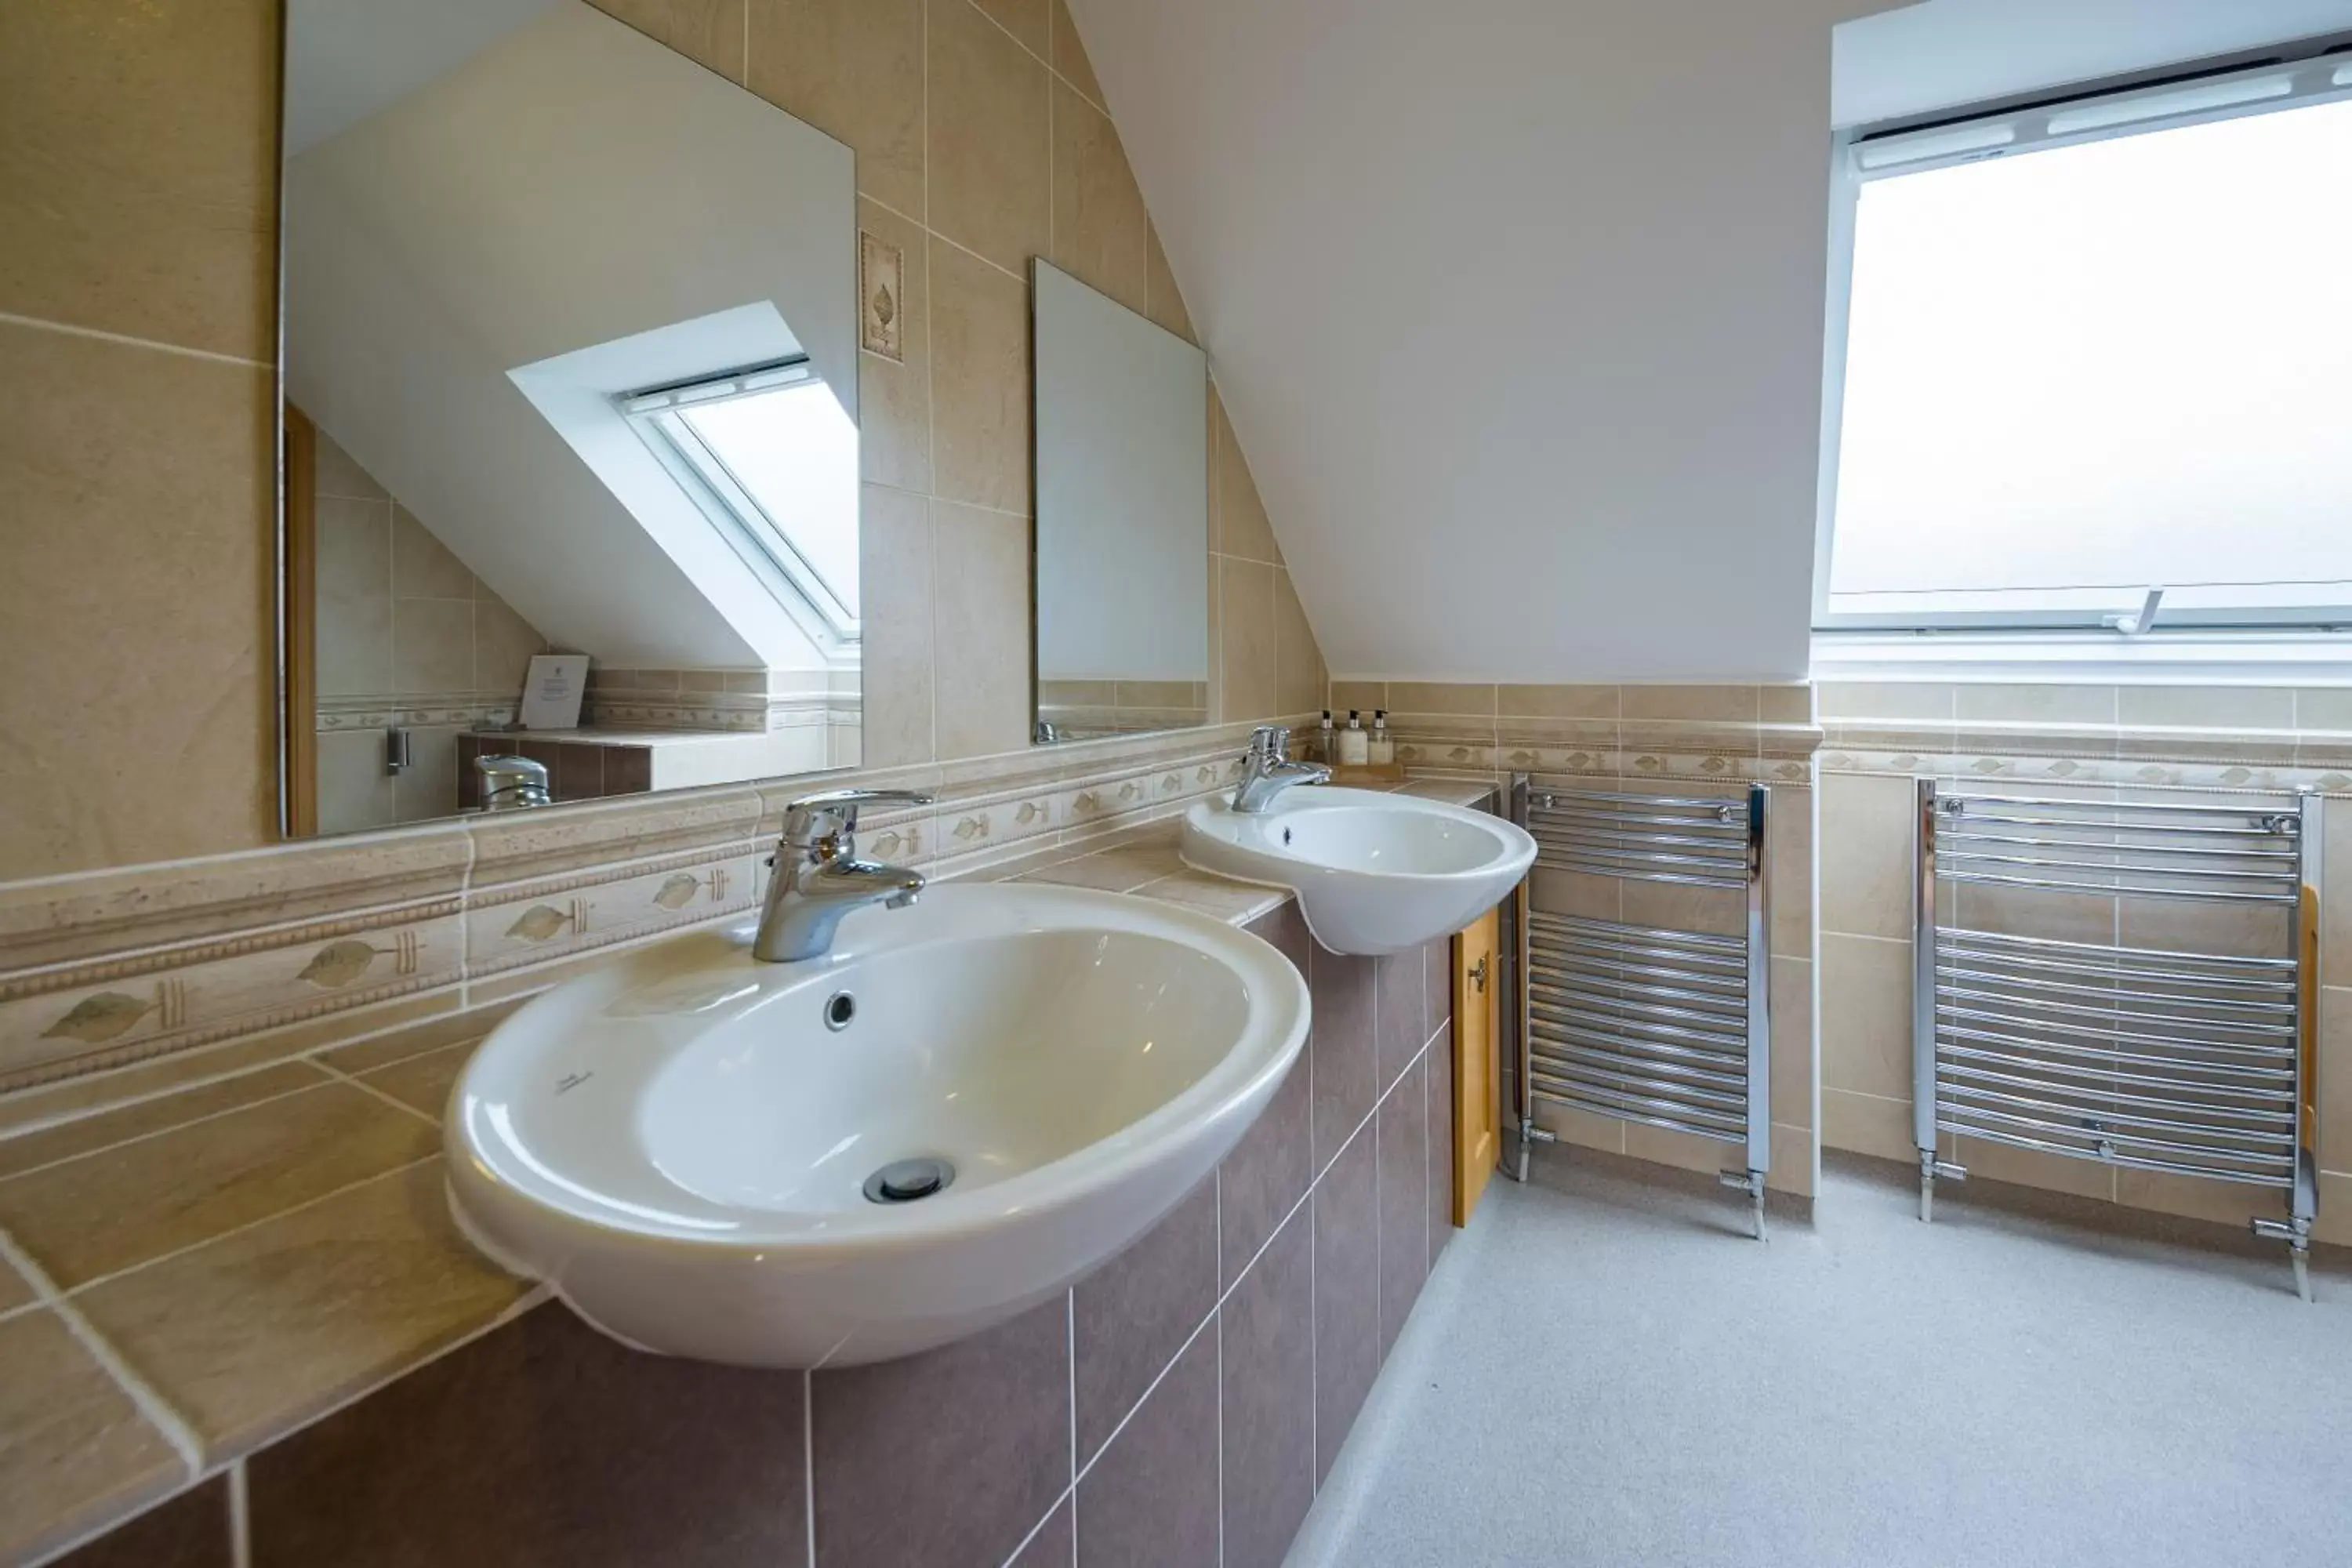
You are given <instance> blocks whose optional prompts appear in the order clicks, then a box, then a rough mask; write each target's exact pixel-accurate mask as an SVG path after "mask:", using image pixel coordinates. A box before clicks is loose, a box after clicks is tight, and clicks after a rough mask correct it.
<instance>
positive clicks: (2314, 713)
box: [2294, 686, 2352, 734]
mask: <svg viewBox="0 0 2352 1568" xmlns="http://www.w3.org/2000/svg"><path fill="white" fill-rule="evenodd" d="M2294 727H2295V728H2296V729H2298V730H2311V731H2328V732H2332V733H2336V734H2341V733H2343V732H2345V731H2352V686H2305V687H2298V688H2297V689H2296V690H2295V694H2294Z"/></svg>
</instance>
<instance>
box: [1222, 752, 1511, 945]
mask: <svg viewBox="0 0 2352 1568" xmlns="http://www.w3.org/2000/svg"><path fill="white" fill-rule="evenodd" d="M1179 852H1180V853H1181V855H1182V856H1183V858H1184V863H1185V864H1186V865H1188V866H1191V867H1193V868H1195V869H1198V870H1202V871H1214V872H1216V873H1217V874H1218V875H1220V876H1224V877H1235V878H1239V879H1241V880H1243V881H1245V882H1271V883H1273V884H1275V885H1276V886H1277V887H1284V888H1290V889H1295V890H1296V891H1297V894H1298V907H1299V909H1300V910H1301V911H1302V912H1304V913H1305V915H1306V916H1307V929H1308V930H1310V931H1313V932H1314V933H1315V940H1316V941H1317V942H1321V943H1322V944H1323V945H1324V946H1325V947H1327V948H1328V949H1330V950H1331V951H1332V952H1363V953H1382V952H1404V951H1405V950H1406V949H1408V948H1412V947H1417V946H1419V945H1420V944H1421V943H1423V942H1432V941H1434V940H1435V939H1437V938H1438V937H1441V936H1445V935H1448V934H1450V933H1452V932H1454V931H1460V930H1461V929H1462V928H1463V927H1464V926H1466V925H1468V924H1469V923H1470V922H1471V921H1474V920H1475V919H1477V918H1478V917H1479V916H1480V915H1482V914H1485V913H1486V911H1487V910H1490V909H1493V908H1494V907H1495V905H1496V903H1498V902H1500V901H1501V900H1502V898H1503V896H1504V895H1505V894H1507V893H1508V892H1509V891H1510V890H1511V889H1513V888H1514V887H1516V886H1517V884H1518V880H1519V879H1520V878H1521V877H1523V876H1525V875H1527V870H1528V866H1529V865H1530V864H1532V863H1533V861H1534V860H1535V858H1536V841H1535V840H1534V839H1532V838H1530V837H1528V835H1527V832H1526V830H1525V829H1523V828H1521V827H1519V826H1517V825H1516V824H1513V823H1509V822H1506V821H1504V820H1502V819H1501V818H1500V817H1496V816H1487V815H1486V813H1485V812H1483V811H1472V810H1470V809H1469V808H1468V807H1466V806H1459V805H1445V804H1444V802H1442V801H1434V800H1422V799H1419V798H1417V797H1415V796H1412V795H1383V794H1381V793H1380V792H1379V791H1376V790H1361V789H1335V788H1333V787H1331V786H1329V785H1328V784H1295V785H1293V786H1292V787H1290V788H1288V789H1286V790H1284V791H1283V792H1282V793H1281V794H1280V795H1276V796H1275V798H1274V802H1273V804H1272V805H1270V806H1268V807H1267V809H1266V810H1265V811H1264V812H1260V813H1248V812H1239V811H1235V810H1234V808H1233V802H1232V801H1231V799H1230V798H1228V797H1225V796H1222V795H1221V796H1218V797H1216V798H1214V799H1211V800H1204V801H1202V802H1200V803H1198V804H1197V805H1194V806H1193V807H1192V810H1190V811H1188V812H1186V813H1185V814H1184V832H1183V837H1182V840H1181V844H1180V846H1179Z"/></svg>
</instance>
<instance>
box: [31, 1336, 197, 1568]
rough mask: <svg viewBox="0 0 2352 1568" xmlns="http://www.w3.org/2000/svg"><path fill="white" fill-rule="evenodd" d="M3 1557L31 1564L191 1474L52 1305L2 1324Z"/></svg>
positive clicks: (171, 1487)
mask: <svg viewBox="0 0 2352 1568" xmlns="http://www.w3.org/2000/svg"><path fill="white" fill-rule="evenodd" d="M0 1432H5V1433H7V1434H8V1458H7V1462H6V1463H5V1464H0V1561H6V1562H10V1563H30V1562H32V1561H34V1560H35V1559H36V1558H38V1557H41V1556H43V1555H45V1554H46V1553H47V1552H48V1551H49V1550H50V1549H51V1548H53V1547H58V1546H62V1545H64V1544H65V1543H66V1542H68V1541H71V1540H72V1539H73V1538H74V1537H75V1536H77V1535H79V1534H82V1533H84V1532H86V1531H90V1530H93V1529H96V1528H97V1527H98V1526H100V1525H101V1524H104V1523H107V1522H110V1521H113V1520H115V1519H119V1518H121V1516H122V1515H124V1514H126V1513H129V1512H130V1511H131V1510H133V1509H135V1508H137V1507H138V1506H139V1505H140V1504H142V1503H144V1502H148V1501H152V1500H154V1499H156V1498H160V1497H162V1496H163V1495H164V1494H165V1493H166V1492H168V1491H170V1490H172V1489H173V1488H174V1487H175V1486H177V1485H179V1484H180V1483H181V1482H182V1481H184V1480H185V1479H187V1468H186V1466H184V1464H182V1463H181V1460H180V1457H179V1455H178V1454H177V1453H175V1452H174V1451H173V1447H172V1445H171V1444H170V1443H169V1442H168V1441H166V1440H165V1439H164V1436H163V1434H162V1433H161V1432H158V1431H157V1430H155V1428H154V1427H152V1426H149V1425H148V1424H147V1421H146V1419H145V1418H144V1417H143V1416H142V1415H140V1414H139V1412H138V1409H137V1408H136V1407H135V1406H134V1405H132V1404H131V1398H130V1396H129V1395H128V1394H124V1393H123V1392H122V1390H121V1387H120V1386H118V1385H117V1384H116V1383H115V1381H114V1379H113V1378H111V1377H110V1376H109V1375H107V1373H106V1372H105V1371H104V1370H103V1369H102V1368H100V1365H99V1364H98V1363H97V1362H96V1361H94V1360H92V1359H91V1357H90V1354H89V1352H88V1351H86V1350H84V1349H83V1348H82V1346H81V1344H80V1342H79V1341H77V1340H76V1339H75V1338H74V1336H73V1334H72V1332H71V1331H69V1330H68V1329H67V1327H66V1326H65V1324H64V1323H63V1322H61V1321H58V1315H57V1314H56V1313H55V1312H50V1311H40V1312H28V1313H26V1314H25V1315H24V1316H22V1317H17V1318H11V1319H9V1320H8V1321H6V1322H5V1323H0Z"/></svg>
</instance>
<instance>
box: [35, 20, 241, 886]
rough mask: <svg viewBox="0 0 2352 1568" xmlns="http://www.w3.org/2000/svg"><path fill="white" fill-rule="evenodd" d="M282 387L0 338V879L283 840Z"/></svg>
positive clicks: (235, 371)
mask: <svg viewBox="0 0 2352 1568" xmlns="http://www.w3.org/2000/svg"><path fill="white" fill-rule="evenodd" d="M11 15H12V16H16V15H17V14H16V13H14V12H12V13H11ZM42 15H44V16H46V15H47V12H46V11H44V12H43V13H42ZM28 25H30V24H29V22H27V21H26V20H24V19H23V18H19V19H17V20H12V21H10V22H8V23H5V24H0V26H8V27H15V26H28ZM46 25H47V24H46V23H45V24H43V26H46ZM28 41H29V40H28ZM0 52H5V53H6V54H7V55H8V57H9V58H10V59H11V60H15V59H18V58H22V57H21V54H20V53H19V52H18V51H16V50H15V49H9V50H5V51H0ZM65 58H67V57H65V56H63V55H59V56H56V57H50V56H46V55H45V56H43V57H42V59H41V63H40V71H41V72H42V73H45V74H47V73H58V79H59V80H60V81H62V80H63V79H64V76H63V73H64V71H65V67H64V65H63V64H62V63H61V61H62V60H63V59H65ZM188 68H190V69H198V68H202V67H201V63H200V62H198V63H195V64H191V65H190V66H189V67H188ZM0 69H6V68H5V67H0ZM43 90H44V91H45V92H46V91H47V89H43ZM79 118H80V119H87V116H79ZM157 155H158V156H159V157H163V158H164V159H165V160H166V162H167V163H168V162H169V161H170V160H171V159H172V158H174V157H176V156H178V154H177V153H164V152H159V153H158V154H157ZM22 232H23V231H22V230H18V231H17V234H18V236H19V237H21V235H22ZM271 380H272V378H271V375H270V373H268V371H266V370H259V369H251V368H247V367H245V366H241V365H233V364H224V363H218V362H215V361H209V360H202V359H195V358H193V357H190V356H188V355H185V354H173V353H160V352H158V351H155V350H152V349H142V348H137V347H132V346H129V345H126V344H122V343H116V342H104V341H101V340H97V339H91V338H85V337H76V336H69V335H68V334H66V333H62V332H54V331H43V330H40V329H37V328H31V327H20V326H16V325H13V324H8V323H0V494H5V496H7V498H8V500H7V514H8V516H7V529H8V541H9V542H8V568H7V571H6V572H5V573H0V668H5V669H6V671H7V675H6V678H5V679H6V680H7V682H8V690H9V693H10V698H9V700H7V701H5V702H0V878H15V877H33V876H43V875H49V874H53V873H57V872H62V871H71V870H79V869H83V868H91V867H98V866H108V865H121V864H125V863H128V862H133V861H145V860H162V859H167V858H175V857H179V856H187V855H199V854H209V853H217V852H220V851H223V850H229V849H242V848H248V847H253V846H255V845H258V844H261V843H264V842H267V841H268V839H269V837H271V836H272V835H273V833H274V831H275V825H276V821H277V809H278V802H277V795H278V791H277V749H278V748H277V724H276V720H275V718H274V716H273V714H272V712H271V705H272V702H273V700H274V692H275V681H274V677H273V676H272V674H271V671H272V669H273V668H274V665H275V654H274V641H275V635H276V634H275V630H274V626H275V616H276V612H275V609H274V607H273V606H272V604H271V595H272V589H271V586H270V584H271V580H272V572H273V561H274V547H273V545H272V543H271V521H270V520H271V517H272V515H273V507H274V504H275V503H274V501H273V500H272V496H273V493H274V489H275V481H274V479H273V478H272V476H273V475H274V474H275V472H276V460H275V457H274V453H275V451H276V445H275V437H274V435H273V434H272V432H271V428H270V420H271V418H272V417H273V416H272V414H271V412H270V409H271V404H272V400H273V396H274V394H273V391H272V385H271ZM127 628H137V630H138V634H139V635H137V636H135V637H134V636H127V635H124V634H125V631H126V629H127ZM36 693H37V694H38V696H37V700H31V699H32V698H33V696H34V694H36ZM100 762H102V763H103V764H104V765H91V764H92V763H100Z"/></svg>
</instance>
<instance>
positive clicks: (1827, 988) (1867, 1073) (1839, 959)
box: [1821, 932, 1911, 1100]
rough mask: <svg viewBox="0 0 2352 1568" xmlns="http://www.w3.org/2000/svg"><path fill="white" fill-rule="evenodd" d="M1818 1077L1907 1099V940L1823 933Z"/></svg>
mask: <svg viewBox="0 0 2352 1568" xmlns="http://www.w3.org/2000/svg"><path fill="white" fill-rule="evenodd" d="M1821 1039H1822V1085H1823V1087H1824V1088H1835V1089H1846V1090H1848V1091H1850V1092H1853V1093H1856V1094H1868V1095H1874V1096H1876V1097H1877V1098H1879V1099H1881V1100H1909V1099H1910V1098H1911V944H1910V943H1909V942H1880V941H1877V940H1876V939H1874V938H1871V937H1861V936H1837V935H1832V934H1830V933H1827V932H1824V933H1823V934H1822V1027H1821Z"/></svg>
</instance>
